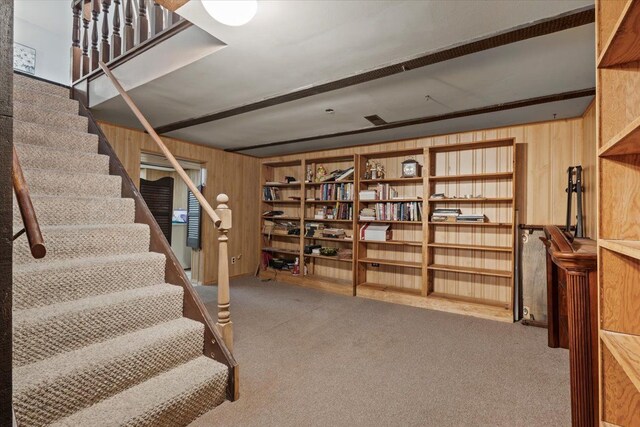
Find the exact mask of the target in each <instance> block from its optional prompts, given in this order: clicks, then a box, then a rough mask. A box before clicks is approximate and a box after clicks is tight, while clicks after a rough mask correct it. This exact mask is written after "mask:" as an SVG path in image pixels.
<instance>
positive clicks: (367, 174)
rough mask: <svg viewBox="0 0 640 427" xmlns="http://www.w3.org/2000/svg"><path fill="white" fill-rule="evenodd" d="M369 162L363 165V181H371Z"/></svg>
mask: <svg viewBox="0 0 640 427" xmlns="http://www.w3.org/2000/svg"><path fill="white" fill-rule="evenodd" d="M371 169H373V168H372V167H371V161H369V160H367V163H366V164H365V165H364V179H371Z"/></svg>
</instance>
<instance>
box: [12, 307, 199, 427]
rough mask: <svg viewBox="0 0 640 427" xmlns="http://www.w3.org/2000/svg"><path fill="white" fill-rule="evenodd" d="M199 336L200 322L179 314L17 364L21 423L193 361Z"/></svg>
mask: <svg viewBox="0 0 640 427" xmlns="http://www.w3.org/2000/svg"><path fill="white" fill-rule="evenodd" d="M203 339H204V325H203V324H201V323H198V322H195V321H193V320H189V319H185V318H179V319H176V320H171V321H169V322H165V323H161V324H158V325H156V326H152V327H150V328H146V329H143V330H139V331H135V332H132V333H129V334H126V335H122V336H119V337H117V338H113V339H110V340H108V341H104V342H101V343H98V344H93V345H90V346H87V347H83V348H81V349H78V350H75V351H70V352H66V353H62V354H58V355H56V356H54V357H51V358H49V359H46V360H42V361H40V362H36V363H33V364H30V365H26V366H22V367H20V368H18V369H16V371H15V378H16V380H15V381H14V398H13V402H14V406H15V408H16V411H17V413H18V416H19V418H20V419H21V425H22V426H32V425H33V426H38V425H44V424H48V423H51V422H53V421H55V420H58V419H60V418H63V417H65V416H68V415H71V414H72V413H74V412H76V411H78V410H80V409H83V408H87V407H89V406H91V405H93V404H96V403H98V402H100V401H102V400H104V399H107V398H109V397H111V396H113V395H115V394H117V393H120V392H122V391H124V390H126V389H128V388H130V387H132V386H135V385H137V384H140V383H141V382H143V381H145V380H146V379H148V378H151V377H154V376H156V375H158V374H161V373H163V372H167V371H169V370H171V369H173V368H175V367H177V366H179V365H181V364H183V363H186V362H188V361H190V360H193V359H195V358H197V357H199V356H201V355H202V342H203ZM45 414H46V416H45Z"/></svg>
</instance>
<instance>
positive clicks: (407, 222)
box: [358, 219, 422, 225]
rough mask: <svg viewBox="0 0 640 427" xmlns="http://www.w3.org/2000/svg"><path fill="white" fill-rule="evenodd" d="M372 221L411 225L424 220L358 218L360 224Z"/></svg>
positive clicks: (419, 223) (418, 223) (375, 222)
mask: <svg viewBox="0 0 640 427" xmlns="http://www.w3.org/2000/svg"><path fill="white" fill-rule="evenodd" d="M368 222H370V223H372V224H411V225H422V221H388V220H384V219H361V220H358V223H359V224H366V223H368Z"/></svg>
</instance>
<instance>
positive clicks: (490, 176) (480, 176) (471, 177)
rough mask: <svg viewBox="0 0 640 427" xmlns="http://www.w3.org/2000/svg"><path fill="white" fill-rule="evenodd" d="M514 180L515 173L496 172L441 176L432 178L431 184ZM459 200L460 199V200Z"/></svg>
mask: <svg viewBox="0 0 640 427" xmlns="http://www.w3.org/2000/svg"><path fill="white" fill-rule="evenodd" d="M510 178H513V172H496V173H471V174H464V175H439V176H436V175H434V176H430V177H429V181H430V182H444V181H479V180H494V179H510ZM458 200H459V199H458Z"/></svg>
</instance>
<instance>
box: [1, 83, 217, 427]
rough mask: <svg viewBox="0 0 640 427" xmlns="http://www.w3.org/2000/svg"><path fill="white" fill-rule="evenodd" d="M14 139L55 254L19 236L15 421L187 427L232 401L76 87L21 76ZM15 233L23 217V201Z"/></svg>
mask: <svg viewBox="0 0 640 427" xmlns="http://www.w3.org/2000/svg"><path fill="white" fill-rule="evenodd" d="M14 118H15V122H14V143H15V145H16V149H17V152H18V156H19V159H20V162H21V164H22V168H23V170H24V174H25V177H26V181H27V183H28V185H29V189H30V192H31V197H32V200H33V205H34V208H35V210H36V214H37V217H38V221H39V223H40V227H41V229H42V232H43V235H44V239H45V245H46V248H47V255H46V257H45V258H43V259H39V260H36V259H34V258H33V257H32V256H31V254H30V252H29V248H28V244H27V240H26V236H24V235H22V236H21V237H20V238H18V239H17V240H16V241H15V242H14V249H13V257H14V273H13V280H14V282H13V308H14V312H13V322H14V342H13V346H14V353H13V366H14V373H13V376H14V394H13V399H14V400H13V402H14V409H15V411H16V417H17V420H18V423H19V425H20V426H21V427H26V426H43V425H51V424H52V425H56V426H74V427H77V426H92V427H93V426H121V425H131V426H133V425H136V426H142V425H149V426H151V425H153V426H180V425H187V424H188V423H190V422H191V421H192V420H193V419H195V418H196V417H198V416H199V415H201V414H203V413H205V412H207V411H209V410H211V409H212V408H213V407H215V406H216V405H218V404H220V403H222V402H223V401H224V400H225V392H226V387H227V383H228V368H227V367H226V366H225V365H223V364H221V363H218V362H216V361H214V360H212V359H210V358H207V357H205V356H203V347H204V341H203V340H204V336H203V334H204V326H203V325H202V324H200V323H198V322H195V321H192V320H189V319H186V318H184V317H183V316H182V307H183V290H182V288H181V287H179V286H174V285H169V284H165V283H164V267H165V257H164V255H162V254H158V253H153V252H149V227H148V226H146V225H144V224H136V223H134V213H135V212H134V209H135V207H134V202H133V200H132V199H123V198H121V197H120V194H121V188H120V186H121V182H120V177H119V176H110V175H109V165H108V158H107V156H103V155H99V154H97V146H98V138H97V136H95V135H91V134H89V133H87V119H86V118H85V117H82V116H79V115H78V104H77V101H74V100H71V99H69V97H68V90H67V89H64V88H61V87H57V86H54V85H50V84H47V83H43V82H41V81H38V80H34V79H29V78H25V77H23V76H18V75H16V76H15V79H14ZM13 224H14V230H15V231H18V230H20V229H21V228H22V221H21V218H20V213H19V210H18V207H17V206H16V202H15V199H14V209H13Z"/></svg>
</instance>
